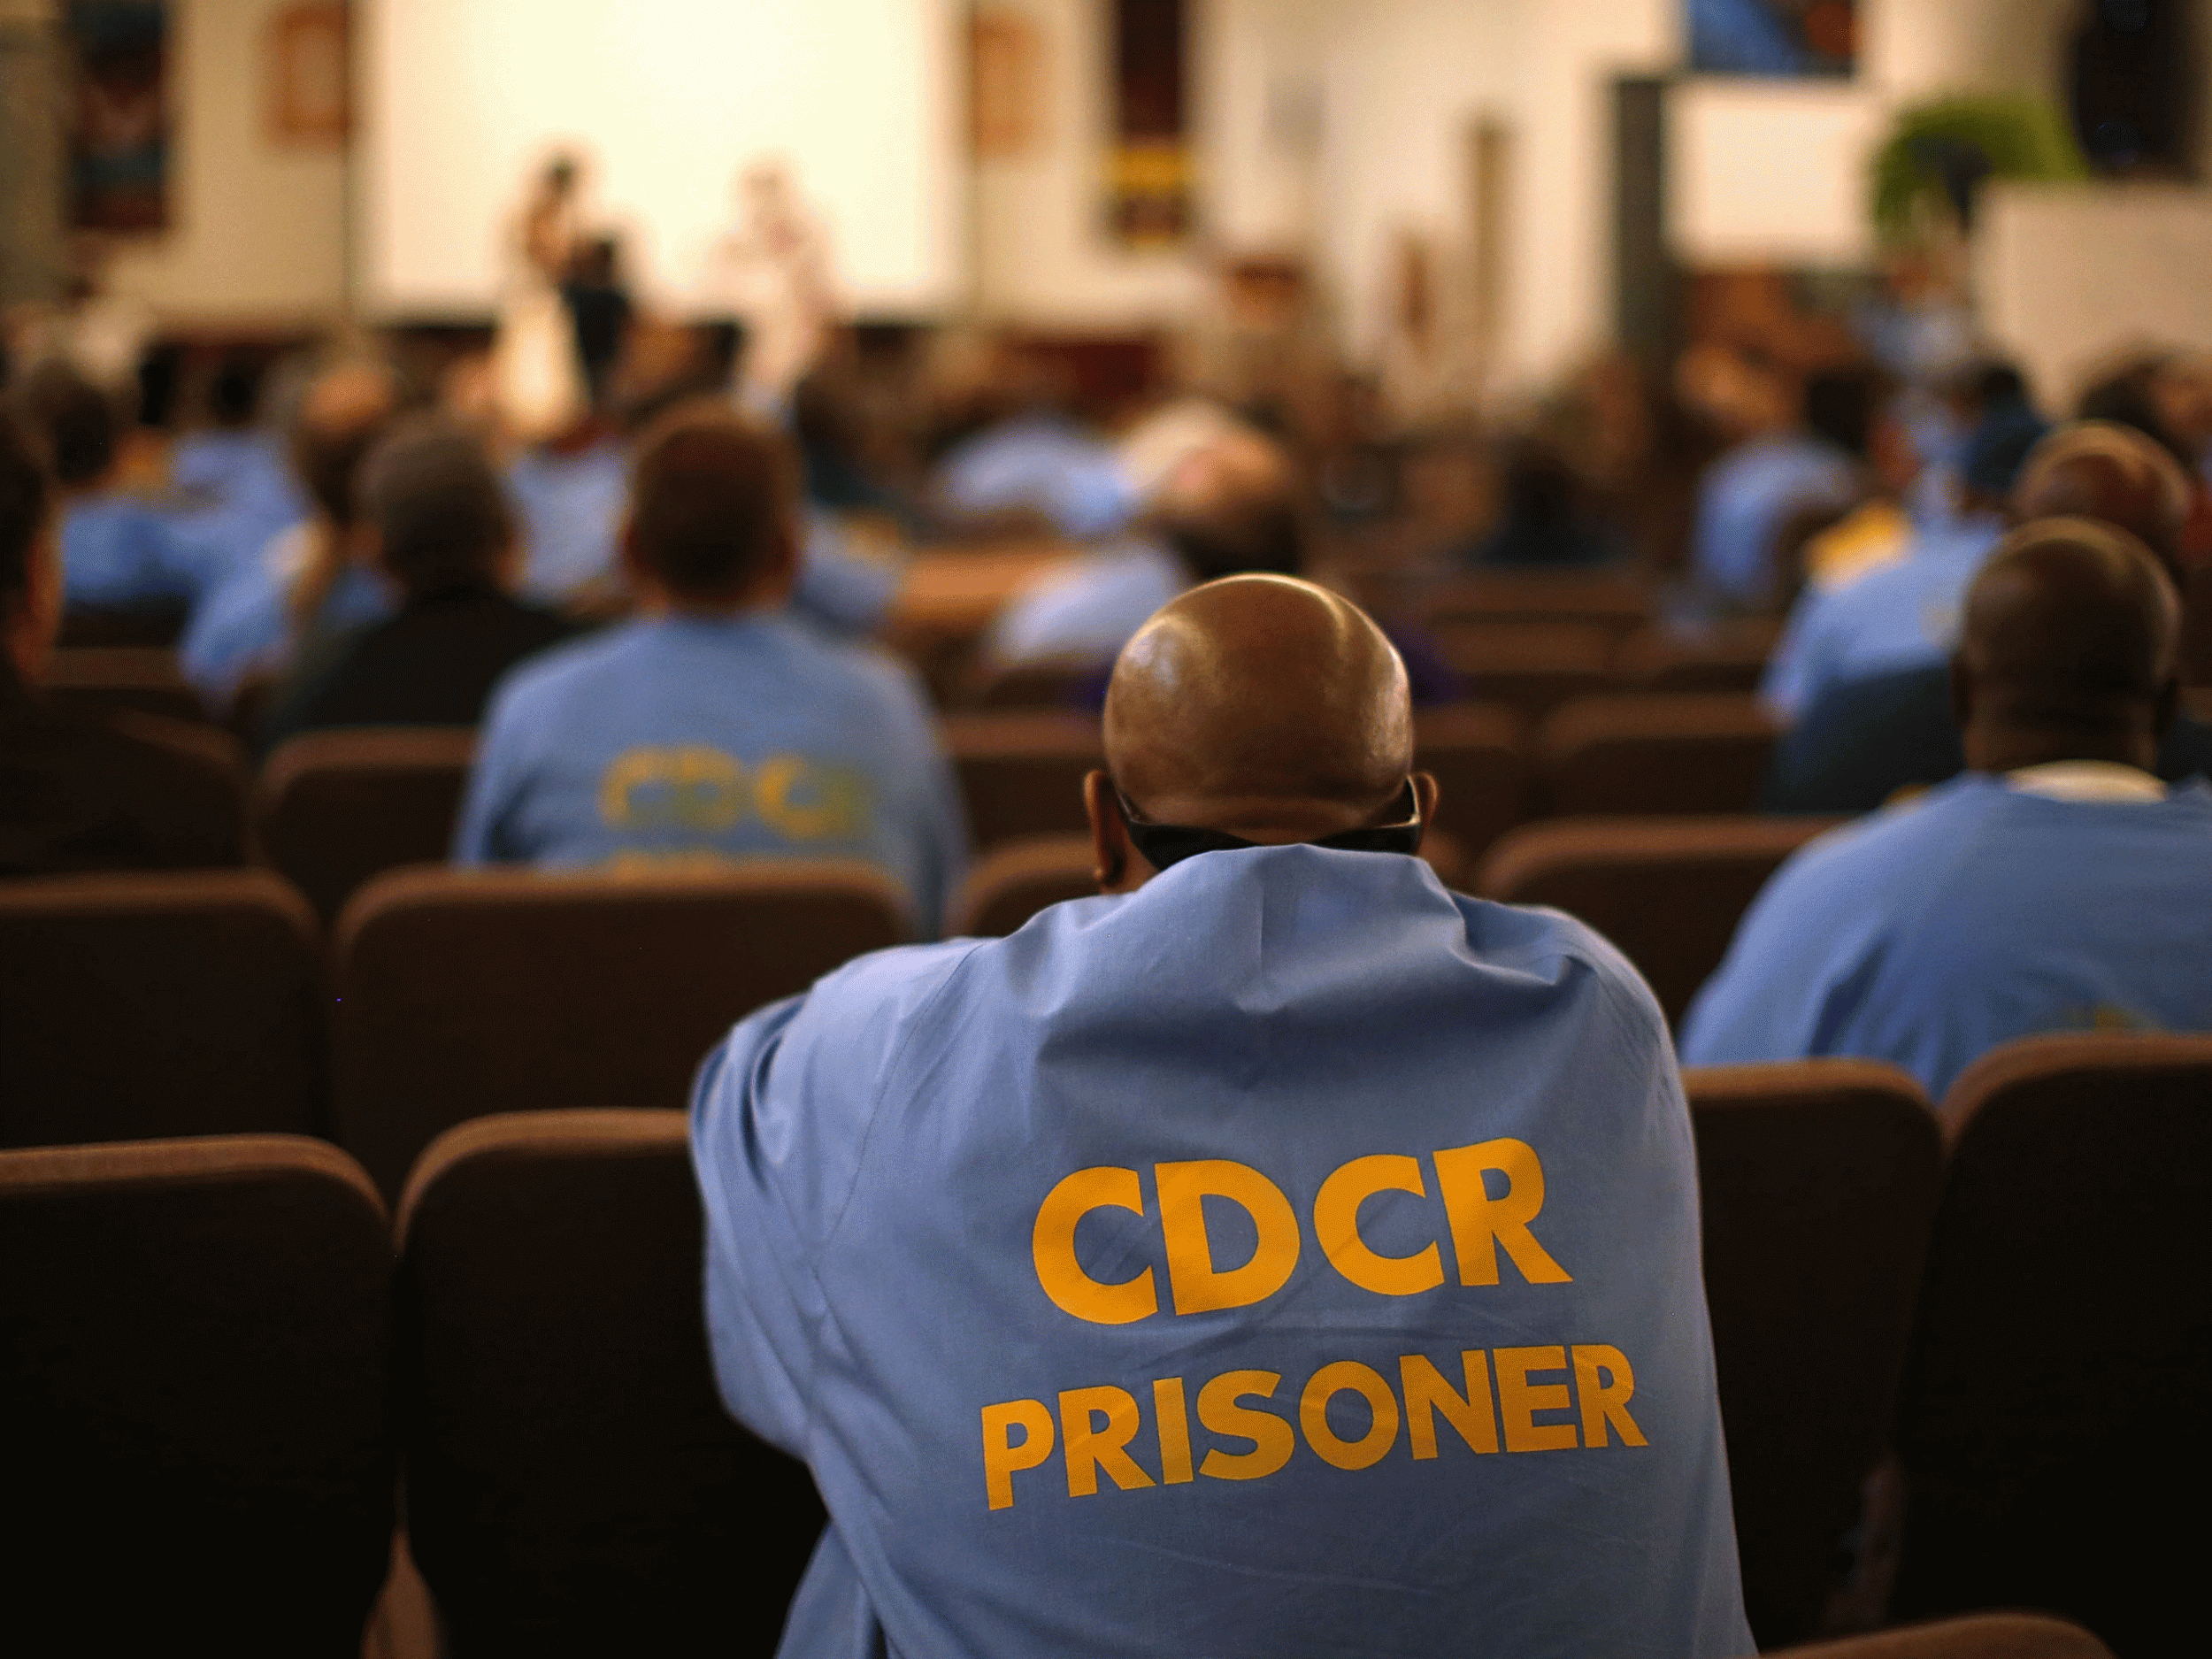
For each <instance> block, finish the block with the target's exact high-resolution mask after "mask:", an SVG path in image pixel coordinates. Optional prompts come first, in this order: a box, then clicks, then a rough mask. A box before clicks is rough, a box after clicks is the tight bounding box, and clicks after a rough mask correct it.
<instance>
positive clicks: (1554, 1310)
mask: <svg viewBox="0 0 2212 1659" xmlns="http://www.w3.org/2000/svg"><path fill="white" fill-rule="evenodd" d="M1105 747H1106V758H1107V762H1108V768H1109V769H1108V770H1106V771H1103V772H1093V773H1091V774H1090V776H1089V779H1088V780H1087V786H1086V789H1087V801H1088V806H1089V810H1090V817H1091V823H1092V828H1093V835H1094V845H1095V851H1096V856H1097V861H1098V863H1097V872H1098V879H1099V885H1100V887H1101V889H1102V892H1101V895H1100V896H1098V897H1095V898H1086V899H1076V900H1071V901H1069V902H1064V903H1061V904H1057V905H1054V906H1052V907H1050V908H1048V909H1047V910H1043V911H1042V912H1041V913H1040V914H1039V915H1038V916H1037V917H1036V918H1034V919H1033V920H1032V921H1031V922H1030V923H1029V924H1028V925H1027V926H1025V927H1023V928H1022V929H1021V930H1020V931H1019V932H1018V933H1014V934H1013V935H1011V936H1010V937H1009V938H1005V939H994V940H974V939H965V940H955V941H946V942H944V943H941V944H937V945H926V946H915V947H909V948H905V949H895V950H890V951H885V952H880V953H879V954H876V955H874V956H866V957H863V958H861V959H860V960H858V961H857V962H855V963H853V964H849V965H848V966H847V967H845V968H843V969H841V970H840V971H839V972H836V973H834V974H833V975H831V976H829V977H828V978H826V979H823V980H822V981H821V982H820V983H819V984H818V985H817V986H816V987H814V988H813V989H812V990H811V991H810V993H808V994H807V995H804V996H803V997H798V998H794V999H791V1000H789V1001H787V1002H781V1003H779V1004H775V1005H773V1006H772V1007H770V1008H767V1009H764V1010H761V1011H760V1012H758V1013H757V1014H755V1015H753V1016H751V1017H749V1018H747V1019H746V1020H744V1021H743V1022H742V1023H741V1024H740V1025H738V1026H737V1028H736V1029H735V1030H734V1031H733V1033H732V1034H731V1036H730V1037H729V1039H728V1041H726V1043H725V1044H724V1045H723V1046H722V1047H721V1048H719V1049H718V1051H717V1052H716V1053H715V1054H714V1055H713V1056H710V1059H709V1060H708V1062H707V1064H706V1066H705V1067H704V1068H703V1071H701V1074H700V1079H699V1082H698V1086H697V1089H696V1093H695V1099H694V1102H693V1109H692V1110H693V1118H692V1133H693V1153H694V1158H695V1164H696V1168H697V1172H698V1178H699V1181H700V1185H701V1187H702V1190H703V1195H704V1201H705V1208H706V1214H707V1217H708V1247H707V1302H708V1317H709V1323H710V1331H711V1334H712V1340H713V1347H714V1357H715V1363H716V1369H717V1372H718V1378H719V1380H720V1384H721V1387H722V1392H723V1397H724V1399H725V1400H726V1402H727V1404H728V1406H729V1408H730V1409H731V1410H732V1412H733V1413H734V1414H735V1415H736V1416H737V1417H739V1418H741V1420H742V1421H743V1422H745V1423H746V1424H748V1425H749V1426H751V1427H752V1428H753V1429H754V1430H756V1431H757V1432H759V1433H761V1434H763V1435H764V1436H765V1437H767V1438H768V1439H769V1440H772V1441H774V1442H775V1443H776V1444H778V1445H780V1446H781V1447H783V1448H786V1449H787V1450H789V1451H790V1452H791V1453H792V1454H793V1455H796V1456H800V1457H803V1458H805V1459H806V1460H807V1461H808V1463H809V1464H810V1466H811V1468H812V1470H813V1473H814V1478H815V1480H816V1483H817V1485H818V1486H819V1487H820V1489H821V1491H822V1494H823V1497H824V1499H825V1501H826V1505H827V1507H828V1509H829V1512H830V1524H829V1526H828V1527H827V1529H826V1531H825V1532H824V1534H823V1537H822V1540H821V1543H820V1545H819V1546H818V1549H817V1551H816V1554H815V1556H814V1560H813V1563H812V1564H811V1566H810V1570H809V1572H808V1576H807V1578H806V1580H805V1583H804V1584H803V1586H802V1588H801V1590H800V1592H799V1594H798V1596H797V1598H796V1599H795V1602H794V1604H793V1609H792V1612H791V1615H790V1618H789V1622H788V1624H787V1626H786V1629H785V1633H784V1640H783V1647H782V1650H781V1651H782V1653H783V1654H784V1655H786V1656H787V1659H813V1656H815V1655H858V1654H864V1653H882V1652H892V1653H897V1654H900V1655H906V1656H907V1659H925V1656H926V1659H950V1656H951V1655H967V1656H982V1659H993V1656H995V1655H1006V1656H1008V1659H1011V1656H1012V1655H1038V1654H1053V1655H1062V1656H1064V1659H1079V1656H1081V1655H1130V1654H1161V1655H1189V1654H1220V1653H1248V1654H1267V1655H1279V1656H1280V1659H1296V1656H1297V1655H1354V1654H1385V1653H1387V1654H1412V1653H1436V1654H1443V1653H1456V1654H1496V1655H1514V1656H1515V1659H1533V1656H1535V1655H1562V1656H1564V1655H1592V1654H1601V1653H1602V1654H1651V1655H1660V1654H1666V1655H1720V1654H1739V1653H1748V1652H1749V1651H1750V1650H1751V1637H1750V1634H1749V1632H1748V1631H1747V1628H1746V1625H1745V1622H1744V1615H1743V1609H1742V1601H1741V1594H1740V1584H1739V1578H1738V1569H1737V1560H1736V1548H1735V1540H1734V1533H1733V1523H1732V1518H1731V1514H1730V1508H1729V1494H1728V1484H1727V1473H1726V1469H1725V1467H1724V1457H1723V1450H1722V1442H1721V1428H1720V1418H1719V1411H1718V1407H1717V1401H1716V1396H1715V1392H1714V1379H1713V1367H1712V1356H1711V1344H1710V1339H1709V1333H1708V1325H1707V1318H1706V1309H1705V1302H1704V1293H1703V1289H1702V1283H1701V1278H1700V1271H1699V1239H1698V1216H1697V1192H1696V1179H1695V1173H1696V1172H1695V1170H1694V1165H1693V1161H1692V1151H1691V1145H1690V1137H1689V1133H1688V1121H1687V1115H1686V1108H1685V1106H1684V1103H1683V1097H1682V1090H1681V1084H1680V1079H1679V1078H1678V1074H1677V1071H1676V1068H1675V1063H1674V1059H1673V1054H1672V1049H1671V1047H1670V1045H1669V1042H1668V1038H1667V1032H1666V1027H1665V1025H1664V1023H1663V1020H1662V1019H1661V1017H1660V1013H1659V1010H1658V1008H1657V1006H1656V1005H1655V1002H1653V1000H1652V996H1651V994H1650V992H1649V991H1648V990H1647V988H1646V987H1645V986H1644V984H1643V982H1642V981H1641V980H1640V979H1639V978H1638V977H1637V975H1636V973H1635V972H1634V970H1633V969H1632V968H1631V967H1630V966H1629V965H1628V964H1627V963H1626V962H1625V961H1624V960H1623V959H1622V957H1621V956H1619V955H1618V954H1617V953H1616V952H1615V951H1614V950H1613V949H1611V948H1610V947H1609V946H1608V945H1607V944H1606V943H1605V942H1604V941H1602V940H1601V939H1599V938H1598V937H1597V936H1596V935H1595V934H1594V933H1591V932H1590V931H1589V930H1588V929H1587V928H1586V927H1584V926H1581V925H1580V924H1579V923H1577V922H1575V921H1572V920H1571V919H1569V918H1566V917H1564V916H1562V915H1559V914H1557V913H1555V912H1553V911H1548V910H1519V909H1514V908H1510V907H1508V906H1504V905H1499V904H1493V903H1488V902H1484V901H1481V900H1477V899H1470V898H1464V897H1461V896H1457V895H1454V894H1451V893H1449V892H1447V891H1446V890H1445V889H1444V888H1443V887H1441V886H1440V884H1439V883H1438V881H1437V879H1436V878H1435V876H1434V875H1433V874H1432V873H1431V872H1430V870H1429V868H1428V866H1427V865H1426V864H1424V863H1423V862H1422V861H1421V859H1420V858H1419V857H1418V856H1416V849H1417V847H1418V845H1419V842H1420V839H1421V833H1422V829H1423V826H1424V825H1425V823H1426V822H1427V821H1428V819H1429V818H1430V816H1431V815H1432V812H1433V810H1434V808H1435V804H1436V787H1435V784H1434V781H1433V780H1432V779H1430V778H1429V777H1428V776H1427V775H1426V774H1425V773H1417V772H1413V771H1412V756H1413V744H1412V722H1411V714H1410V710H1409V698H1408V694H1407V688H1406V676H1405V671H1404V668H1403V666H1402V664H1401V663H1400V661H1399V660H1398V657H1397V656H1396V654H1395V653H1394V651H1393V650H1392V649H1391V647H1390V645H1389V643H1388V642H1387V641H1386V640H1385V638H1384V637H1383V635H1382V634H1381V633H1380V631H1379V629H1377V628H1376V626H1374V624H1373V623H1372V622H1371V621H1370V620H1369V619H1368V618H1367V617H1366V616H1365V615H1364V614H1363V612H1361V611H1359V610H1357V609H1356V607H1354V606H1353V605H1351V604H1350V603H1348V602H1346V601H1345V600H1343V599H1341V598H1340V597H1337V596H1336V595H1332V594H1330V593H1328V592H1326V591H1325V590H1323V589H1321V588H1316V587H1313V586H1311V585H1310V584H1308V583H1305V582H1302V581H1298V580H1292V579H1286V578H1281V577H1269V576H1246V577H1238V578H1233V579H1230V580H1223V581H1217V582H1214V583H1210V584H1208V585H1206V586H1203V587H1201V588H1196V589H1194V591H1192V592H1190V593H1188V594H1186V595H1182V596H1181V597H1179V599H1177V600H1176V601H1174V602H1173V603H1171V604H1170V605H1168V606H1167V607H1166V608H1165V609H1164V610H1163V611H1160V612H1159V613H1158V615H1156V617H1154V618H1152V619H1151V620H1150V621H1149V622H1148V624H1147V625H1146V626H1145V627H1144V628H1143V630H1142V631H1141V632H1140V633H1139V634H1138V635H1137V637H1136V638H1135V639H1134V640H1133V641H1131V642H1130V644H1129V645H1128V647H1127V648H1126V649H1125V650H1124V651H1123V652H1122V654H1121V657H1120V658H1119V660H1118V664H1117V665H1116V668H1115V671H1114V677H1113V682H1112V686H1111V688H1110V694H1109V697H1108V701H1107V705H1106V715H1105Z"/></svg>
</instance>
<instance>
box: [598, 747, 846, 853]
mask: <svg viewBox="0 0 2212 1659" xmlns="http://www.w3.org/2000/svg"><path fill="white" fill-rule="evenodd" d="M868 810H869V791H868V781H867V780H866V778H865V777H864V776H863V775H862V774H861V772H859V771H858V769H857V768H855V767H851V766H841V765H835V764H826V763H823V762H818V761H814V760H810V759H809V758H807V757H804V756H802V755H771V756H769V757H767V758H766V759H764V760H762V761H760V762H759V763H757V764H754V765H751V766H748V765H746V764H744V763H743V762H741V761H740V760H739V759H738V758H737V757H735V756H733V755H731V754H728V753H726V751H724V750H722V749H715V748H713V747H711V746H710V745H708V744H704V743H687V744H680V745H674V746H669V747H661V746H656V745H641V746H639V747H637V748H634V749H624V750H623V751H622V752H621V753H620V754H618V755H617V756H616V757H615V758H614V759H613V761H612V762H611V763H610V764H608V767H607V770H606V771H605V772H604V773H603V774H602V776H601V779H600V784H599V815H600V817H601V818H602V819H603V821H604V822H605V823H606V825H607V826H608V827H609V828H610V829H613V830H618V831H667V830H692V831H696V832H699V833H704V834H719V833H723V832H725V831H727V830H730V829H733V828H734V827H735V826H738V825H739V824H741V823H743V822H744V821H745V820H746V819H747V818H758V819H759V821H760V822H761V823H762V824H763V825H764V826H767V827H768V828H769V829H771V830H772V831H774V832H775V833H777V834H779V835H781V836H782V837H783V838H784V839H785V840H787V841H834V840H846V839H850V838H852V837H855V836H857V835H859V834H860V833H862V832H863V830H864V827H865V826H866V823H867V819H868Z"/></svg>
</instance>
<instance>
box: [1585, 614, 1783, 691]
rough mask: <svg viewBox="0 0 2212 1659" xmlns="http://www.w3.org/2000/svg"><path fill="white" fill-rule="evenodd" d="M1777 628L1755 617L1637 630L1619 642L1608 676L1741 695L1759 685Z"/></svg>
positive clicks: (1656, 687)
mask: <svg viewBox="0 0 2212 1659" xmlns="http://www.w3.org/2000/svg"><path fill="white" fill-rule="evenodd" d="M1781 631H1782V630H1781V625H1780V624H1779V623H1778V622H1774V621H1772V620H1770V619H1768V618H1759V617H1740V618H1729V619H1727V620H1725V621H1718V622H1707V623H1702V624H1700V625H1699V626H1696V627H1694V628H1678V627H1669V626H1651V627H1645V628H1639V629H1637V630H1636V632H1635V633H1633V634H1630V635H1629V636H1628V637H1627V638H1626V639H1624V640H1623V641H1621V649H1620V651H1619V653H1618V655H1617V656H1616V657H1614V659H1613V673H1614V677H1615V678H1616V679H1617V680H1619V681H1620V683H1621V686H1622V687H1623V688H1624V689H1627V690H1633V691H1662V692H1687V691H1694V692H1717V693H1723V694H1726V695H1744V694H1747V693H1749V692H1753V691H1756V690H1757V689H1758V688H1759V679H1760V676H1761V675H1762V674H1763V673H1764V672H1765V670H1766V664H1767V658H1768V657H1771V656H1772V655H1773V654H1774V645H1775V641H1776V640H1777V639H1778V638H1779V637H1780V634H1781Z"/></svg>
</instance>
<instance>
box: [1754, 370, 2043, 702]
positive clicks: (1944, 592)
mask: <svg viewBox="0 0 2212 1659" xmlns="http://www.w3.org/2000/svg"><path fill="white" fill-rule="evenodd" d="M2046 430H2047V428H2046V426H2044V423H2043V421H2042V419H2040V418H2039V416H2038V415H2037V414H2036V413H2035V411H2033V410H2032V409H2031V408H2029V407H2028V406H2027V404H2026V403H2023V402H2018V401H2001V402H1998V403H1993V404H1991V405H1990V406H1989V407H1988V408H1987V409H1985V411H1983V415H1982V419H1981V423H1980V425H1979V426H1977V427H1976V428H1975V431H1974V434H1973V435H1972V437H1971V438H1970V440H1969V441H1968V442H1967V447H1966V454H1965V457H1964V460H1963V464H1962V468H1961V474H1960V477H1961V500H1960V505H1959V512H1958V515H1957V517H1956V518H1954V519H1952V520H1950V521H1948V522H1947V523H1941V524H1930V525H1924V526H1920V527H1919V528H1918V529H1916V531H1915V533H1914V534H1913V536H1912V539H1911V541H1910V542H1909V544H1908V547H1907V549H1906V551H1905V555H1904V557H1901V558H1899V559H1896V560H1894V561H1893V562H1891V563H1889V564H1886V565H1881V566H1879V567H1878V568H1876V569H1874V570H1871V571H1869V572H1866V573H1865V574H1864V575H1863V576H1861V577H1860V578H1859V579H1858V580H1855V581H1850V582H1846V583H1843V584H1841V585H1839V586H1829V585H1823V584H1814V585H1810V586H1808V587H1807V588H1805V589H1804V591H1803V592H1801V594H1799V595H1798V597H1797V601H1796V603H1794V604H1793V606H1792V607H1791V611H1790V618H1789V622H1788V625H1787V626H1786V627H1785V628H1784V630H1783V633H1782V638H1781V640H1780V641H1779V642H1778V644H1777V645H1776V647H1775V650H1774V656H1773V658H1772V660H1771V661H1770V662H1769V664H1767V672H1766V674H1765V677H1764V678H1763V680H1761V681H1760V686H1759V695H1760V696H1761V698H1762V699H1763V701H1764V702H1765V703H1766V704H1767V707H1768V708H1769V709H1770V710H1772V711H1773V713H1774V714H1775V715H1776V716H1777V717H1778V718H1781V719H1783V720H1786V721H1787V720H1793V719H1795V718H1797V717H1798V715H1799V714H1800V713H1801V712H1802V711H1803V710H1805V709H1806V708H1807V707H1809V705H1810V704H1811V703H1813V702H1815V701H1816V699H1817V698H1818V697H1819V696H1820V695H1821V693H1822V692H1823V691H1824V690H1826V689H1827V688H1828V687H1830V686H1832V685H1837V684H1840V683H1841V682H1843V681H1846V680H1855V679H1861V678H1863V677H1865V676H1866V675H1869V674H1877V673H1886V672H1895V671H1897V670H1901V669H1905V668H1910V667H1914V666H1916V665H1918V664H1924V663H1932V662H1939V661H1940V660H1941V659H1942V658H1943V657H1946V656H1947V655H1948V653H1949V651H1950V649H1951V645H1952V641H1953V639H1954V637H1955V634H1956V631H1957V626H1958V610H1959V602H1960V600H1961V598H1962V595H1964V593H1965V591H1966V586H1967V584H1968V583H1969V582H1970V581H1971V580H1973V578H1974V572H1976V571H1977V570H1978V569H1979V568H1980V567H1981V563H1982V560H1983V559H1985V557H1988V554H1989V550H1990V549H1992V548H1993V547H1994V546H1995V545H1996V544H1997V540H1998V538H1999V537H2000V536H2001V535H2002V534H2004V526H2005V518H2004V503H2005V499H2006V497H2007V495H2008V494H2009V493H2010V491H2011V488H2012V483H2013V480H2014V479H2015V478H2016V476H2017V475H2018V473H2019V471H2020V468H2021V466H2022V465H2023V464H2024V462H2025V461H2026V459H2027V457H2028V452H2029V451H2030V450H2031V449H2033V448H2034V447H2035V445H2036V442H2037V441H2038V440H2039V439H2040V438H2041V437H2042V435H2043V434H2044V432H2045V431H2046Z"/></svg>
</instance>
